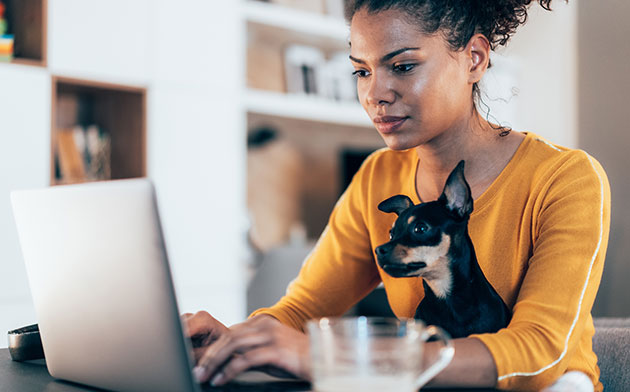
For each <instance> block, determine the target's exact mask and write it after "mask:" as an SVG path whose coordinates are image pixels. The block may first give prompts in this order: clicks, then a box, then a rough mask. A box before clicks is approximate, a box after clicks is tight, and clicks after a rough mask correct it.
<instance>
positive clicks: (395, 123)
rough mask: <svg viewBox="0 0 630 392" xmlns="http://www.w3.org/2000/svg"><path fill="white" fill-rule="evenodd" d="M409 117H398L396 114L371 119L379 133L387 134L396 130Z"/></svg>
mask: <svg viewBox="0 0 630 392" xmlns="http://www.w3.org/2000/svg"><path fill="white" fill-rule="evenodd" d="M408 118H409V117H398V116H378V117H375V118H374V119H373V120H372V121H373V122H374V126H375V127H376V129H378V131H379V132H380V133H383V134H388V133H393V132H396V131H397V130H398V129H400V127H401V126H402V125H403V124H404V123H405V121H407V119H408Z"/></svg>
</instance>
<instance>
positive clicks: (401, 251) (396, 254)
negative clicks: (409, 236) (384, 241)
mask: <svg viewBox="0 0 630 392" xmlns="http://www.w3.org/2000/svg"><path fill="white" fill-rule="evenodd" d="M410 250H411V249H409V248H407V247H406V246H402V245H400V244H398V245H396V246H394V249H393V250H392V256H391V257H392V258H393V259H400V260H402V261H403V262H404V261H405V258H406V257H407V255H409V251H410Z"/></svg>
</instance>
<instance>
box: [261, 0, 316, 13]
mask: <svg viewBox="0 0 630 392" xmlns="http://www.w3.org/2000/svg"><path fill="white" fill-rule="evenodd" d="M324 1H325V0H270V1H269V2H270V3H273V4H278V5H282V6H285V7H290V8H295V9H299V10H303V11H308V12H315V13H319V14H323V13H325V12H326V7H325V5H324Z"/></svg>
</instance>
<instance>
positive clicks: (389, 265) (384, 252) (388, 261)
mask: <svg viewBox="0 0 630 392" xmlns="http://www.w3.org/2000/svg"><path fill="white" fill-rule="evenodd" d="M395 246H396V244H393V243H392V242H387V243H385V244H383V245H381V246H377V247H376V248H375V249H374V252H375V253H376V260H377V262H378V265H380V266H381V268H382V269H383V270H384V271H385V272H387V274H389V275H390V276H392V277H394V278H403V277H407V276H414V275H419V273H420V270H422V269H423V268H425V267H426V266H427V263H425V262H423V261H417V262H411V263H404V262H402V261H401V260H400V259H398V257H396V254H395V252H393V250H394V248H395Z"/></svg>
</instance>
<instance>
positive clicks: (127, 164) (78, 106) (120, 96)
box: [51, 76, 147, 185]
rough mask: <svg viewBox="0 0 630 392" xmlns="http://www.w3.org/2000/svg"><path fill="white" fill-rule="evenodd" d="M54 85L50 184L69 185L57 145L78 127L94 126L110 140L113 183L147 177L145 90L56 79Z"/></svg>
mask: <svg viewBox="0 0 630 392" xmlns="http://www.w3.org/2000/svg"><path fill="white" fill-rule="evenodd" d="M52 83H53V86H52V105H51V106H52V116H51V118H52V135H51V150H52V154H51V157H52V163H51V184H53V185H55V184H60V183H68V181H67V180H64V179H63V178H60V176H59V172H60V167H59V160H58V159H57V158H58V157H57V150H58V149H57V143H58V137H59V132H62V131H64V130H68V129H72V128H73V127H74V126H76V125H81V126H87V125H89V124H95V125H97V126H98V128H99V129H100V130H101V131H102V132H103V133H104V134H106V135H108V136H109V140H110V142H111V158H110V162H111V179H121V178H134V177H144V176H146V117H147V116H146V89H144V88H142V87H134V86H123V85H114V84H106V83H100V82H91V81H85V80H78V79H70V78H64V77H55V76H53V79H52ZM70 182H76V181H70ZM79 182H82V181H79Z"/></svg>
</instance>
